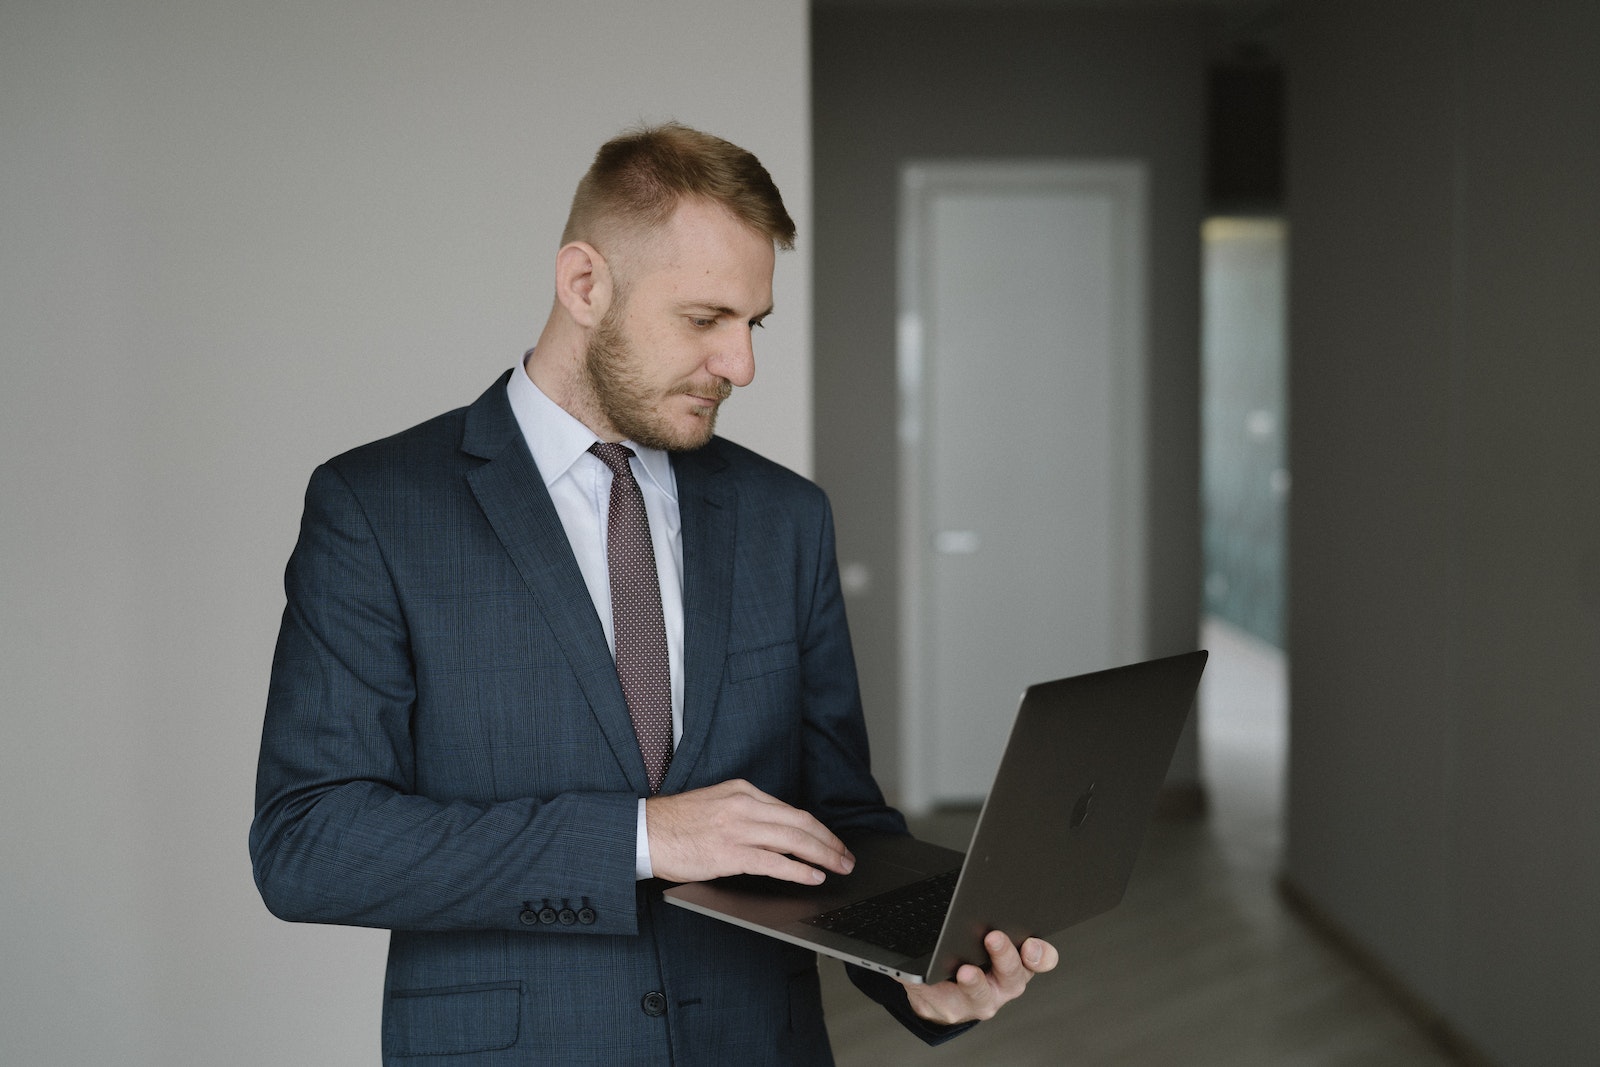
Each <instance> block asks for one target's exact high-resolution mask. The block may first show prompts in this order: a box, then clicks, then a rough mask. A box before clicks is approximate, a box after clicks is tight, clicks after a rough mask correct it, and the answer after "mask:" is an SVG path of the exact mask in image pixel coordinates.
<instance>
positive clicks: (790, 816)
mask: <svg viewBox="0 0 1600 1067" xmlns="http://www.w3.org/2000/svg"><path fill="white" fill-rule="evenodd" d="M763 796H764V794H763ZM739 817H740V818H742V819H744V820H746V822H745V825H744V829H743V831H742V832H741V836H742V837H743V839H744V843H745V844H748V845H750V846H752V847H755V848H762V849H767V850H769V851H772V852H777V853H783V854H787V855H790V856H793V857H794V858H795V859H798V860H803V861H804V862H806V863H809V864H813V865H815V866H818V867H826V868H827V869H828V870H830V871H835V872H837V873H839V874H849V873H850V871H851V870H853V869H854V867H855V856H854V855H852V854H851V852H850V850H849V849H848V848H846V847H845V843H844V842H843V841H841V840H839V838H838V837H837V836H836V835H835V834H834V833H833V831H831V830H829V829H828V828H827V827H826V826H824V825H823V824H822V823H821V822H819V821H818V820H817V819H816V818H815V817H814V816H812V815H811V814H809V813H807V812H804V811H801V810H800V809H799V808H795V807H791V806H790V805H788V804H785V803H783V802H782V801H778V800H771V798H767V799H766V800H759V799H758V800H757V803H756V804H755V805H754V806H750V807H747V808H745V809H743V810H741V811H740V812H739Z"/></svg>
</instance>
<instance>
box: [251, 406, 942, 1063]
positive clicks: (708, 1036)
mask: <svg viewBox="0 0 1600 1067" xmlns="http://www.w3.org/2000/svg"><path fill="white" fill-rule="evenodd" d="M505 381H506V379H505V378H504V377H502V378H501V379H500V381H499V382H497V383H496V384H495V385H494V386H492V387H491V388H490V389H489V390H488V391H487V392H486V393H484V395H483V396H482V397H480V398H479V399H478V401H477V402H476V403H474V404H473V405H471V406H470V407H467V408H463V409H459V410H457V411H453V412H450V413H448V414H446V415H442V416H440V417H439V418H436V419H434V420H432V421H430V422H427V423H424V424H422V425H420V426H417V427H415V428H413V429H411V430H408V431H406V432H404V433H401V434H399V435H397V436H395V437H391V438H388V439H386V440H383V441H379V442H376V443H374V444H370V445H367V446H364V447H362V448H358V449H356V450H354V451H352V452H349V453H346V454H345V455H342V456H339V457H338V458H336V459H334V460H331V461H330V462H328V463H326V464H324V465H323V466H321V467H319V468H318V469H317V471H316V472H315V474H314V475H313V476H312V479H311V483H310V488H309V489H308V491H307V494H306V509H305V517H304V520H303V523H302V526H301V531H300V539H299V542H298V544H297V545H296V547H295V550H294V554H293V556H292V558H291V560H290V563H289V566H288V570H287V573H286V578H285V586H286V591H287V595H288V603H287V608H286V610H285V612H284V617H283V624H282V629H281V631H280V634H279V639H278V646H277V651H276V655H275V656H274V660H273V668H272V681H271V686H270V692H269V697H268V704H267V711H266V720H265V728H264V731H263V738H262V745H261V760H260V767H259V775H258V782H257V812H256V819H255V823H254V825H253V826H252V828H251V836H250V844H251V854H252V858H253V861H254V869H255V876H256V880H257V884H258V885H259V887H260V890H261V893H262V897H263V899H264V900H265V901H266V903H267V906H268V907H269V908H270V909H271V910H272V912H273V913H274V914H276V915H278V916H280V917H282V918H285V919H290V920H296V921H307V922H327V923H344V924H353V925H359V926H372V927H382V928H386V929H389V930H391V931H393V934H392V936H391V941H390V949H389V962H388V969H387V976H386V981H385V992H384V1017H383V1049H384V1062H385V1063H396V1064H398V1063H405V1064H409V1065H413V1067H426V1065H430V1064H440V1065H444V1064H450V1065H453V1067H464V1065H473V1067H476V1065H490V1064H494V1065H500V1064H525V1063H536V1062H537V1063H545V1062H559V1063H589V1062H593V1063H605V1064H623V1063H652V1064H656V1063H660V1064H665V1063H677V1064H692V1063H739V1064H758V1063H796V1064H801V1063H803V1064H817V1063H826V1062H829V1060H830V1058H831V1057H830V1054H829V1052H828V1047H827V1034H826V1031H825V1029H824V1027H823V1021H822V1010H821V1002H820V996H819V991H818V979H817V972H816V965H815V957H814V956H812V955H811V954H810V953H808V952H805V951H802V950H800V949H797V948H795V947H793V946H790V945H786V944H784V943H782V942H779V941H776V940H773V939H770V938H766V937H761V936H759V935H754V934H750V933H747V932H745V931H742V930H739V929H737V928H735V927H732V926H729V925H726V924H723V923H718V922H714V921H711V920H708V919H705V918H702V917H700V916H696V915H693V914H691V913H688V912H685V911H681V910H679V909H676V908H673V907H670V906H668V905H665V904H663V903H662V902H661V900H660V898H659V893H658V892H657V891H654V887H653V885H652V884H651V883H644V884H642V885H641V884H638V883H636V881H635V878H634V869H633V866H634V844H635V842H634V836H635V817H636V806H637V801H638V798H639V797H641V796H644V795H646V791H647V787H646V782H645V771H644V765H643V762H642V760H641V758H640V755H639V749H638V744H637V742H636V741H635V739H634V735H633V730H632V727H631V725H630V722H629V719H628V711H627V707H626V705H625V704H624V702H623V697H622V691H621V688H620V685H619V683H618V681H617V675H616V670H615V667H614V665H613V661H612V658H611V654H610V651H609V649H608V647H607V644H606V640H605V637H604V633H603V631H602V629H601V624H600V620H599V618H598V617H597V616H596V614H595V611H594V607H593V604H592V602H591V600H590V598H589V594H588V592H587V590H586V588H585V586H584V583H583V580H582V577H581V576H580V574H579V571H578V566H577V563H576V561H575V559H574V558H573V554H572V551H571V548H570V546H569V545H568V542H567V538H566V534H565V531H564V529H563V528H562V525H561V522H560V520H559V518H558V517H557V515H556V512H555V509H554V506H553V505H552V503H551V501H550V498H549V495H548V493H547V492H546V490H545V487H544V483H543V480H542V479H541V477H540V475H539V472H538V471H537V469H536V468H535V466H534V463H533V459H532V457H531V455H530V454H529V452H528V449H527V446H526V444H525V442H524V440H523V437H522V435H521V432H520V430H519V428H518V426H517V423H516V420H515V418H514V417H513V415H512V412H511V408H510V404H509V402H508V401H507V399H506V393H505ZM673 464H674V471H675V474H676V478H677V485H678V495H679V506H680V510H681V514H682V531H683V567H684V626H685V638H684V646H685V647H684V660H685V663H684V671H685V693H684V725H683V737H682V740H681V742H680V743H679V745H678V747H677V750H676V752H675V754H674V756H673V759H672V764H671V767H670V769H669V772H668V774H667V778H666V781H665V783H664V785H663V790H664V791H666V792H680V791H684V790H689V789H695V788H698V787H701V786H708V785H712V784H715V783H717V782H721V781H725V780H727V779H731V778H746V779H748V780H750V781H751V782H753V783H754V784H755V785H756V786H757V787H759V788H761V789H763V790H765V791H766V792H768V793H771V794H772V795H774V796H776V797H779V798H781V799H783V800H784V801H787V802H788V803H790V804H793V805H796V806H797V807H800V808H803V809H805V810H807V811H810V812H812V813H813V814H815V815H816V816H817V817H818V818H819V819H820V820H821V821H822V822H823V823H825V824H827V825H828V826H830V827H831V828H833V829H834V830H835V831H836V832H848V831H851V830H856V829H874V830H889V831H903V830H904V821H903V820H902V819H901V818H900V816H899V814H898V813H897V812H895V811H893V809H891V808H889V807H887V806H886V805H885V804H884V801H883V797H882V794H881V793H880V791H879V789H878V787H877V785H876V784H875V783H874V781H873V779H872V776H871V774H870V772H869V769H868V761H867V739H866V734H865V729H864V726H863V722H862V716H861V708H860V698H859V695H858V692H857V684H856V671H855V664H854V660H853V658H852V653H851V650H850V639H849V633H848V630H847V627H846V623H845V613H844V605H843V601H842V598H841V595H840V589H839V581H838V570H837V564H836V562H835V559H834V541H833V537H834V535H833V526H832V515H831V512H830V510H829V506H828V503H827V500H826V498H825V497H824V495H823V493H822V492H821V490H819V489H818V488H817V487H816V486H814V485H812V484H811V483H810V482H808V481H806V480H804V479H802V478H801V477H799V476H798V475H795V474H793V473H792V472H790V471H787V470H785V469H784V468H782V467H780V466H778V465H776V464H774V463H771V462H769V461H767V460H765V459H762V458H761V457H759V456H757V455H755V454H754V453H752V452H750V451H748V450H746V449H744V448H741V447H739V446H737V445H734V444H732V443H730V442H728V441H724V440H722V439H720V438H718V439H713V440H712V441H711V442H710V443H709V444H708V445H706V446H705V447H704V448H702V449H699V450H697V451H694V452H690V453H685V454H681V455H677V456H674V458H673ZM853 977H855V978H856V979H857V982H858V984H860V985H863V988H864V989H866V990H867V991H868V992H869V994H870V995H872V996H874V997H875V998H876V999H879V1000H881V1001H883V1002H884V1003H885V1004H886V1005H887V1006H889V1007H890V1010H891V1011H893V1012H894V1013H895V1014H896V1015H898V1016H900V1017H901V1018H902V1020H903V1021H906V1022H907V1025H909V1026H911V1027H912V1028H913V1029H915V1030H918V1031H919V1033H920V1034H921V1036H923V1037H924V1038H925V1039H932V1038H933V1037H935V1036H936V1035H937V1034H938V1031H937V1030H934V1029H929V1028H926V1027H919V1026H917V1024H916V1022H915V1021H914V1020H912V1019H910V1018H908V1012H907V1011H906V1009H905V1002H904V994H903V991H901V990H899V989H898V987H894V986H893V983H888V982H887V979H883V980H882V981H876V980H875V978H877V977H879V976H864V975H855V976H853Z"/></svg>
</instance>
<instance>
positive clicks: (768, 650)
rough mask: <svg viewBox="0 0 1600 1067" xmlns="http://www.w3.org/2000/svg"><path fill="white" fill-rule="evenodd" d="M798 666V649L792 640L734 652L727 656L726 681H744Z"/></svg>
mask: <svg viewBox="0 0 1600 1067" xmlns="http://www.w3.org/2000/svg"><path fill="white" fill-rule="evenodd" d="M799 666H800V649H799V647H798V646H796V645H795V643H794V642H793V641H782V642H779V643H778V644H776V645H766V646H765V647H763V648H752V649H749V650H748V651H744V652H734V653H732V654H730V655H729V656H728V681H730V682H734V683H738V682H746V681H749V680H750V679H751V678H759V677H761V676H762V675H764V674H776V673H777V672H778V671H786V670H795V669H797V668H798V667H799Z"/></svg>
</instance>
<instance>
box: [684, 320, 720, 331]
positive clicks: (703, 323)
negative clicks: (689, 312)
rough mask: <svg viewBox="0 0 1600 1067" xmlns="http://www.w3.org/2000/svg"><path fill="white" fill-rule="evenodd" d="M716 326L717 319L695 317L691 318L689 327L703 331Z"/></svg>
mask: <svg viewBox="0 0 1600 1067" xmlns="http://www.w3.org/2000/svg"><path fill="white" fill-rule="evenodd" d="M716 324H717V320H716V319H702V318H695V317H691V318H690V319H689V325H691V326H695V327H698V328H699V329H702V330H705V329H709V328H710V327H712V326H715V325H716Z"/></svg>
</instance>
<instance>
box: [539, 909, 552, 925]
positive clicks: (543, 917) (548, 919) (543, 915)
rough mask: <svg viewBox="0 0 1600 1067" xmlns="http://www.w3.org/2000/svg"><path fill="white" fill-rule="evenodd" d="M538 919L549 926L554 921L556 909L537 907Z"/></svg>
mask: <svg viewBox="0 0 1600 1067" xmlns="http://www.w3.org/2000/svg"><path fill="white" fill-rule="evenodd" d="M539 921H540V922H542V923H544V924H545V925H546V926H549V925H550V924H551V923H553V922H555V921H556V909H554V908H540V909H539Z"/></svg>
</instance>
